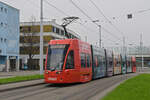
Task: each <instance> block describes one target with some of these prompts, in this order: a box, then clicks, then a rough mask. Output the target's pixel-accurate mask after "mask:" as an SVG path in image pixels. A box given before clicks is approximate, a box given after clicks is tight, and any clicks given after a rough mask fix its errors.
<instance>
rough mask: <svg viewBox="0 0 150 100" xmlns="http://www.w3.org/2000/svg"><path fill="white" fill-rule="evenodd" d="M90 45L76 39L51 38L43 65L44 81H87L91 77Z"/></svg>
mask: <svg viewBox="0 0 150 100" xmlns="http://www.w3.org/2000/svg"><path fill="white" fill-rule="evenodd" d="M91 61H92V59H91V46H90V45H89V44H88V43H85V42H82V41H80V40H77V39H66V40H52V41H50V43H49V47H48V51H47V59H46V66H45V82H46V83H75V82H88V81H90V80H91V79H92V63H91Z"/></svg>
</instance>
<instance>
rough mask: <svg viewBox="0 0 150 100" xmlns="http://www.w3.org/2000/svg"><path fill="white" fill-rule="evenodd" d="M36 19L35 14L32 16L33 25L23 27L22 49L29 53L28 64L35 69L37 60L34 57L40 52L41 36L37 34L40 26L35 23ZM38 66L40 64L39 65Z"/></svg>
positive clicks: (24, 52)
mask: <svg viewBox="0 0 150 100" xmlns="http://www.w3.org/2000/svg"><path fill="white" fill-rule="evenodd" d="M35 22H36V19H35V17H34V16H32V17H31V26H27V27H25V28H22V30H21V31H22V35H23V36H22V40H21V41H22V49H23V54H28V56H29V59H28V62H27V66H28V67H29V69H30V70H32V69H35V68H34V67H35V66H37V65H35V62H34V61H33V57H34V56H35V54H38V53H39V37H38V36H37V32H38V26H36V25H35ZM37 67H38V66H37Z"/></svg>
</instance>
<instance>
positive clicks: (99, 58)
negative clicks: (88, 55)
mask: <svg viewBox="0 0 150 100" xmlns="http://www.w3.org/2000/svg"><path fill="white" fill-rule="evenodd" d="M97 58H98V59H97V60H98V63H97V67H100V66H101V65H102V59H101V56H100V55H98V57H97Z"/></svg>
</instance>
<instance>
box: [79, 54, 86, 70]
mask: <svg viewBox="0 0 150 100" xmlns="http://www.w3.org/2000/svg"><path fill="white" fill-rule="evenodd" d="M80 58H81V67H82V68H85V67H86V63H85V59H86V58H85V54H84V53H81V54H80Z"/></svg>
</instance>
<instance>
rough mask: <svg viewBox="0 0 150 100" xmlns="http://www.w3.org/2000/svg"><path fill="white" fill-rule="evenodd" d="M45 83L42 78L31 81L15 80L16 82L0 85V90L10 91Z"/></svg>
mask: <svg viewBox="0 0 150 100" xmlns="http://www.w3.org/2000/svg"><path fill="white" fill-rule="evenodd" d="M41 84H45V83H44V79H39V80H31V81H24V82H17V83H9V84H5V85H0V92H4V91H10V90H14V89H20V88H26V87H31V86H36V85H41Z"/></svg>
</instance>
